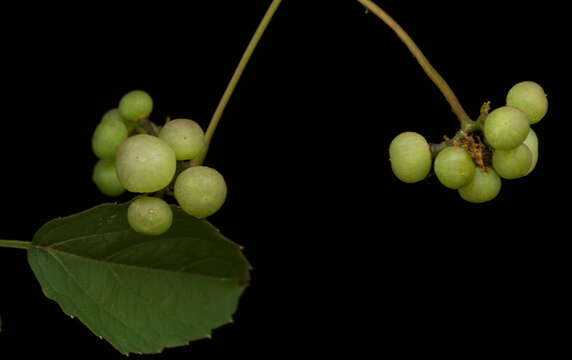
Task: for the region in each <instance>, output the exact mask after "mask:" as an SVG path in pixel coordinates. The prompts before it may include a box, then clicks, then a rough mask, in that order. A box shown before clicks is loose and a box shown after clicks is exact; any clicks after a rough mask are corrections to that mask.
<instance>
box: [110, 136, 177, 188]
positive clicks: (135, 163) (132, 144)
mask: <svg viewBox="0 0 572 360" xmlns="http://www.w3.org/2000/svg"><path fill="white" fill-rule="evenodd" d="M115 166H116V169H117V176H118V178H119V181H120V182H121V184H122V185H123V186H124V187H125V188H126V189H127V190H129V191H131V192H137V193H147V192H154V191H159V190H161V189H163V188H164V187H166V186H167V185H169V183H170V182H171V180H173V177H174V175H175V170H176V167H177V159H176V158H175V152H174V151H173V149H171V147H170V146H169V145H167V143H165V142H164V141H163V140H161V139H159V138H158V137H155V136H151V135H147V134H139V135H135V136H131V137H129V138H127V140H125V141H124V142H123V144H121V146H120V147H119V150H117V157H116V159H115Z"/></svg>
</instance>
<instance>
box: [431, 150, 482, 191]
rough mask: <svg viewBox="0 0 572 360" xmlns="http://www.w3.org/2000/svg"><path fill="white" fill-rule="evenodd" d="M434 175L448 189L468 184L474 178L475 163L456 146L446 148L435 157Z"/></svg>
mask: <svg viewBox="0 0 572 360" xmlns="http://www.w3.org/2000/svg"><path fill="white" fill-rule="evenodd" d="M433 167H434V169H435V175H437V178H438V179H439V181H440V182H441V184H443V185H445V186H446V187H448V188H449V189H458V188H460V187H461V186H464V185H466V184H468V183H469V182H470V181H471V180H472V179H473V176H475V171H476V170H475V168H476V166H475V163H474V162H473V159H471V156H470V155H469V154H468V153H467V152H466V151H465V149H463V148H462V147H458V146H448V147H446V148H445V149H443V150H441V151H440V152H439V154H437V156H436V157H435V163H434V165H433Z"/></svg>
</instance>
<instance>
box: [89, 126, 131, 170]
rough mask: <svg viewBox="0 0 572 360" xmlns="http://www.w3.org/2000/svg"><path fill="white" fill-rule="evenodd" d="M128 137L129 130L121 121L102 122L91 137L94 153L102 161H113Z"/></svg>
mask: <svg viewBox="0 0 572 360" xmlns="http://www.w3.org/2000/svg"><path fill="white" fill-rule="evenodd" d="M127 136H128V133H127V128H126V127H125V124H124V123H123V122H122V121H121V120H117V119H109V120H107V121H102V122H100V123H99V124H98V125H97V126H96V128H95V131H94V132H93V135H92V137H91V148H92V150H93V153H94V154H95V156H97V157H98V158H100V159H103V160H111V159H113V158H114V157H115V154H116V153H117V150H118V149H119V146H120V145H121V144H122V143H123V141H124V140H125V139H127Z"/></svg>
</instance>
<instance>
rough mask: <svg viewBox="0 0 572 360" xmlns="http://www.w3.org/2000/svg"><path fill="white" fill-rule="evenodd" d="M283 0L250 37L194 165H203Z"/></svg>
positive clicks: (274, 3) (274, 4)
mask: <svg viewBox="0 0 572 360" xmlns="http://www.w3.org/2000/svg"><path fill="white" fill-rule="evenodd" d="M281 1H282V0H273V1H272V3H271V4H270V6H269V7H268V10H266V14H264V17H263V18H262V20H261V21H260V24H259V25H258V28H257V29H256V31H255V32H254V35H253V36H252V39H250V42H249V43H248V46H247V47H246V50H245V51H244V53H243V54H242V58H241V59H240V62H239V63H238V66H237V67H236V70H234V74H233V75H232V78H231V79H230V81H229V83H228V85H227V87H226V90H225V91H224V93H223V94H222V98H221V99H220V101H219V103H218V106H217V107H216V110H215V112H214V115H213V117H212V118H211V121H210V123H209V126H208V127H207V131H206V132H205V145H204V147H203V150H202V151H201V152H200V153H199V155H197V156H196V157H195V158H194V159H193V160H192V161H191V165H193V166H195V165H201V164H202V163H203V161H204V160H205V157H206V156H207V152H208V150H209V145H210V142H211V139H212V137H213V134H214V132H215V130H216V127H217V125H218V122H219V120H220V117H221V116H222V113H223V112H224V109H225V107H226V104H227V103H228V101H229V99H230V96H231V95H232V92H233V91H234V88H235V87H236V84H237V83H238V80H239V79H240V76H241V75H242V72H243V71H244V68H245V67H246V64H247V63H248V60H249V59H250V56H251V55H252V53H253V52H254V49H255V48H256V45H257V44H258V41H259V40H260V38H261V37H262V34H264V31H265V30H266V27H267V26H268V24H269V23H270V20H271V19H272V15H274V13H275V12H276V10H277V9H278V6H279V5H280V2H281Z"/></svg>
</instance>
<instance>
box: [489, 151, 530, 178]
mask: <svg viewBox="0 0 572 360" xmlns="http://www.w3.org/2000/svg"><path fill="white" fill-rule="evenodd" d="M531 164H532V152H531V151H530V150H529V149H528V146H526V145H525V144H520V145H519V146H518V147H516V148H514V149H510V150H495V152H494V154H493V167H494V168H495V171H496V172H497V174H498V175H499V176H500V177H502V178H504V179H516V178H519V177H521V176H524V175H526V174H527V173H528V169H530V165H531Z"/></svg>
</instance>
